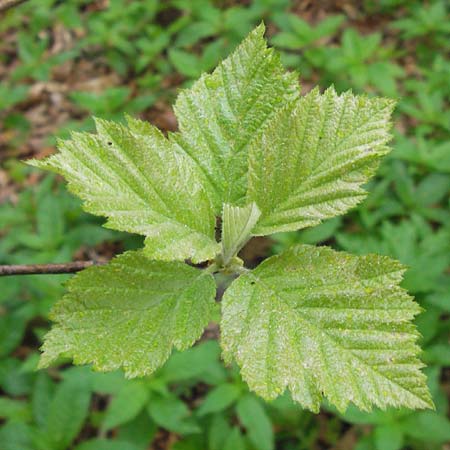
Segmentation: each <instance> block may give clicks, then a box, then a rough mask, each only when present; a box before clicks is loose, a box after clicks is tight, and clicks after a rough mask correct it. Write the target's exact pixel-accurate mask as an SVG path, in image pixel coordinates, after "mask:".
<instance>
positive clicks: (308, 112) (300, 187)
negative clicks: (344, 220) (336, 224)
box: [248, 88, 394, 235]
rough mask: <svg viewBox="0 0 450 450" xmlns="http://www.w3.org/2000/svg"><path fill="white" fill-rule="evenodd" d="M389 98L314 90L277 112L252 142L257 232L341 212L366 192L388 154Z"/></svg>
mask: <svg viewBox="0 0 450 450" xmlns="http://www.w3.org/2000/svg"><path fill="white" fill-rule="evenodd" d="M393 106H394V102H393V101H392V100H389V99H384V98H368V97H366V96H355V95H353V94H352V93H350V92H346V93H344V94H342V95H338V94H336V92H335V90H334V89H333V88H330V89H328V90H327V91H325V93H324V94H323V95H322V94H320V93H319V91H318V90H317V89H315V90H313V91H312V92H310V93H309V94H307V95H306V96H304V97H302V98H300V99H299V100H298V101H297V102H295V103H292V104H290V105H288V106H287V107H285V108H284V109H282V110H281V111H279V112H278V114H277V117H276V118H274V119H272V121H271V122H270V124H269V125H268V126H267V127H266V128H265V130H264V132H263V133H262V134H260V135H259V136H258V137H257V138H256V139H255V140H253V141H252V143H251V145H250V148H249V182H248V183H249V187H248V200H249V201H255V202H256V203H257V204H258V206H259V207H260V209H261V212H262V215H261V219H260V221H259V223H258V226H257V227H256V229H255V230H254V233H255V234H258V235H265V234H271V233H275V232H280V231H292V230H296V229H299V228H304V227H308V226H312V225H316V224H318V223H319V222H320V221H321V220H322V219H326V218H329V217H333V216H336V215H339V214H343V213H344V212H346V211H347V210H348V209H350V208H352V207H354V206H356V205H357V204H358V203H359V202H360V201H361V200H362V199H363V198H364V197H365V196H366V191H364V189H362V188H361V185H362V184H363V183H365V182H367V181H368V179H369V178H370V176H372V175H373V174H374V172H375V170H376V168H377V166H378V163H379V160H380V157H381V156H383V155H385V154H386V153H387V152H388V148H387V147H386V143H387V142H388V141H389V139H390V135H389V127H390V122H389V119H390V115H391V112H392V108H393Z"/></svg>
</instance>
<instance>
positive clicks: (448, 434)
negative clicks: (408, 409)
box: [402, 411, 450, 444]
mask: <svg viewBox="0 0 450 450" xmlns="http://www.w3.org/2000/svg"><path fill="white" fill-rule="evenodd" d="M402 426H403V429H404V431H405V433H406V434H407V435H408V436H411V437H413V438H415V439H418V440H421V441H423V442H433V443H436V444H443V443H445V442H448V441H450V420H449V419H448V418H447V417H445V416H441V415H439V414H437V413H435V412H434V411H422V412H419V413H415V414H412V415H410V416H409V417H408V418H406V419H405V420H404V421H403V422H402Z"/></svg>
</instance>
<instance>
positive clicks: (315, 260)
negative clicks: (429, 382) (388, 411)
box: [221, 245, 433, 412]
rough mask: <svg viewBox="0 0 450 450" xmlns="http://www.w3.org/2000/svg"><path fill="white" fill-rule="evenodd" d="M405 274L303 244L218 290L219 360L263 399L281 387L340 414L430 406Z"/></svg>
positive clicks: (386, 262) (389, 264)
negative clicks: (351, 408)
mask: <svg viewBox="0 0 450 450" xmlns="http://www.w3.org/2000/svg"><path fill="white" fill-rule="evenodd" d="M403 271H404V269H403V267H402V266H401V264H400V263H398V262H397V261H394V260H391V259H389V258H387V257H385V256H377V255H368V256H354V255H350V254H347V253H341V252H336V251H334V250H331V249H329V248H325V247H319V248H314V247H311V246H306V245H300V246H296V247H293V248H292V249H290V250H289V251H287V252H285V253H284V254H282V255H280V256H275V257H272V258H269V259H267V260H266V261H264V262H263V263H262V264H261V265H260V266H259V267H258V268H256V269H255V270H253V271H252V272H249V273H248V274H245V275H242V276H241V277H239V278H238V279H237V280H235V281H234V282H233V284H232V285H231V286H230V288H229V289H228V290H227V291H226V293H225V296H224V299H223V319H222V324H221V336H222V342H221V344H222V348H223V352H224V356H225V357H226V359H227V360H228V361H230V360H232V359H235V360H236V362H237V363H238V364H239V366H240V367H241V374H242V376H243V378H244V380H245V381H246V382H247V383H248V384H249V386H250V388H251V389H252V390H254V391H256V392H257V393H258V394H259V395H261V396H262V397H264V398H266V399H273V398H275V397H276V396H278V395H280V394H282V393H283V391H284V390H285V389H286V388H288V389H289V390H290V391H291V393H292V396H293V398H294V399H295V400H296V401H297V402H299V403H300V404H301V405H302V406H303V407H305V408H308V409H310V410H312V411H315V412H317V411H318V410H319V406H320V402H321V399H322V395H324V396H325V397H327V398H328V400H329V401H330V402H331V403H333V404H334V405H336V407H337V408H338V409H339V410H341V411H343V410H345V408H346V407H347V405H348V403H349V402H353V403H354V404H356V405H357V406H358V407H359V408H361V409H363V410H370V409H371V407H372V405H376V406H379V407H381V408H386V407H387V406H389V405H392V406H397V407H398V406H406V407H409V408H430V407H433V404H432V400H431V397H430V394H429V392H428V389H427V386H426V383H425V376H424V375H423V374H422V373H421V371H420V368H421V367H422V363H421V362H420V361H419V359H418V358H417V354H418V353H419V351H420V349H419V347H418V346H417V345H416V343H415V342H416V340H417V337H418V333H417V331H416V329H415V327H414V325H413V324H412V323H411V320H412V319H413V317H414V316H415V315H416V314H417V313H418V312H419V311H420V307H419V306H418V305H417V304H416V303H415V302H414V301H413V300H412V299H411V298H410V297H409V296H408V294H407V293H406V291H405V290H403V289H402V288H400V287H399V283H400V281H401V279H402V274H403Z"/></svg>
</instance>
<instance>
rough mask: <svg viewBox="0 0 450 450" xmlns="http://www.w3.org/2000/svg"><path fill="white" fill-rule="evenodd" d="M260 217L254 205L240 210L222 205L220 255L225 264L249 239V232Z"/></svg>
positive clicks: (251, 204) (236, 207)
mask: <svg viewBox="0 0 450 450" xmlns="http://www.w3.org/2000/svg"><path fill="white" fill-rule="evenodd" d="M260 215H261V212H260V210H259V208H258V207H257V206H256V204H255V203H250V204H249V205H246V206H244V207H242V208H240V207H238V206H232V205H229V204H227V203H225V204H224V205H223V214H222V220H223V225H222V255H223V259H224V263H225V264H227V263H228V262H229V261H230V259H231V258H232V257H233V256H236V254H237V252H238V251H239V250H240V249H241V248H242V247H243V246H244V245H245V244H246V243H247V241H248V240H249V239H250V237H251V231H252V229H253V227H254V226H255V225H256V223H257V222H258V219H259V216H260Z"/></svg>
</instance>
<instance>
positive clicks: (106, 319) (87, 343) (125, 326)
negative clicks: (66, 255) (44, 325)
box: [40, 252, 216, 377]
mask: <svg viewBox="0 0 450 450" xmlns="http://www.w3.org/2000/svg"><path fill="white" fill-rule="evenodd" d="M215 290H216V286H215V282H214V278H213V277H212V275H210V274H208V273H206V272H205V271H202V270H200V269H196V268H194V267H191V266H188V265H186V264H184V263H181V262H164V261H151V260H149V259H148V258H146V257H145V256H144V255H143V254H142V253H141V252H127V253H124V254H123V255H121V256H119V257H117V258H115V259H113V260H112V261H111V262H110V263H109V264H107V265H105V266H94V267H91V268H89V269H86V270H84V271H83V272H80V273H79V274H77V275H75V276H74V277H73V278H72V279H71V280H70V282H69V285H68V293H67V294H66V296H65V297H64V298H63V299H62V300H61V301H59V302H58V303H57V304H56V305H55V307H54V308H53V311H52V313H51V318H52V320H54V321H55V322H56V324H55V325H54V326H53V328H52V330H51V331H50V332H49V333H48V334H47V335H46V337H45V341H44V345H43V354H42V356H41V361H40V366H41V367H46V366H48V365H49V364H50V363H51V362H52V361H54V360H56V359H57V358H58V357H59V356H66V357H70V358H73V360H74V362H75V363H76V364H92V365H93V367H94V368H95V369H96V370H101V371H107V370H114V369H118V368H123V370H124V372H125V374H126V375H127V376H129V377H133V376H143V375H147V374H149V373H152V372H153V371H154V370H156V369H157V368H158V367H160V366H161V365H162V364H163V363H164V362H165V361H166V359H167V358H168V357H169V355H170V353H171V351H172V349H173V348H174V347H175V348H177V349H178V350H184V349H186V348H188V347H190V346H191V345H192V344H193V343H194V342H195V341H196V340H197V339H198V338H199V337H200V336H201V334H202V332H203V330H204V328H205V327H206V325H207V324H208V322H209V320H210V318H211V313H212V310H213V308H214V298H215Z"/></svg>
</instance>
